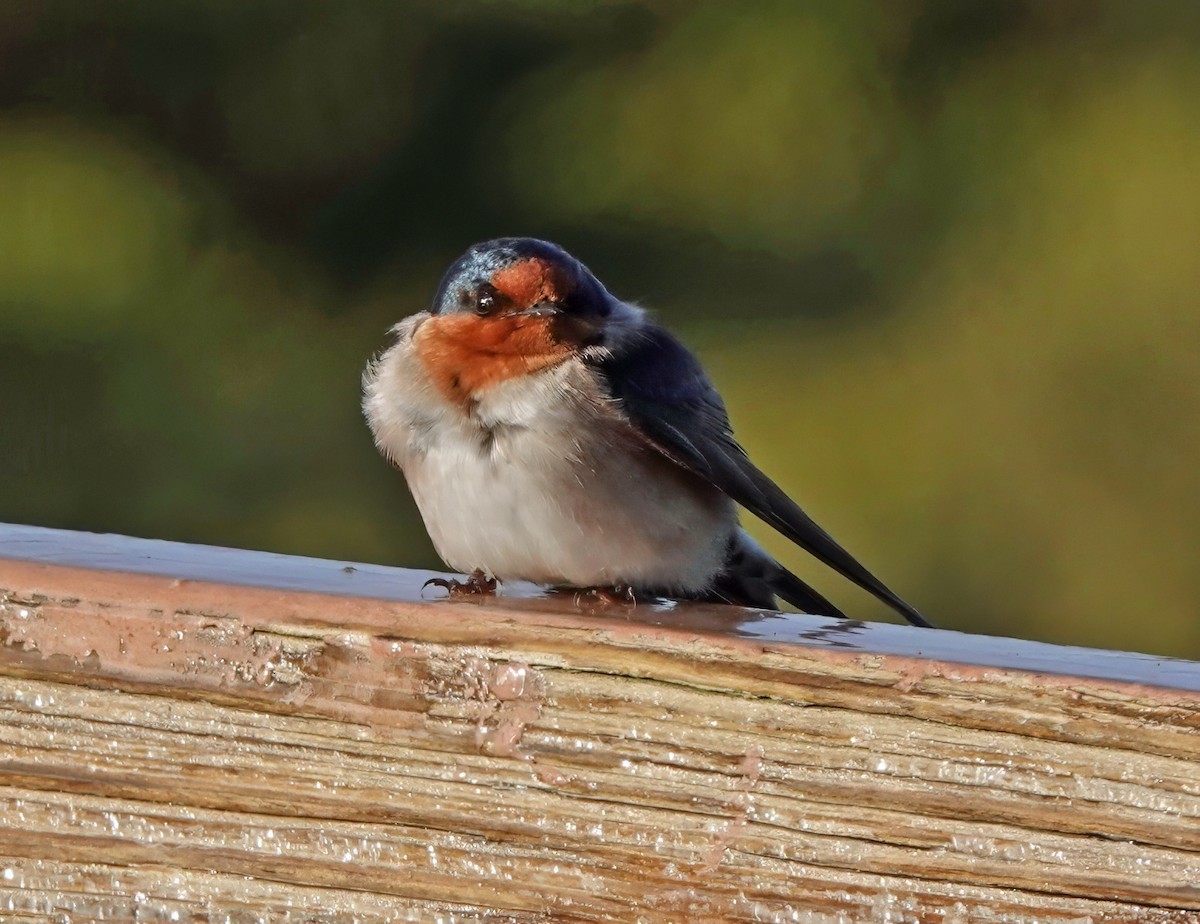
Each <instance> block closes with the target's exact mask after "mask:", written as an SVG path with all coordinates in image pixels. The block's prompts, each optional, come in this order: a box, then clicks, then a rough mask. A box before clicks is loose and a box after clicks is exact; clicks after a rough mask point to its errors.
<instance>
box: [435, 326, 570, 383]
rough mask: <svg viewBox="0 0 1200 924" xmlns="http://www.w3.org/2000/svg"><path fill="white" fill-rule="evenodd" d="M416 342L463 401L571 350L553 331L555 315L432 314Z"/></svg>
mask: <svg viewBox="0 0 1200 924" xmlns="http://www.w3.org/2000/svg"><path fill="white" fill-rule="evenodd" d="M413 344H414V346H415V347H416V351H417V355H418V356H419V357H420V359H421V363H422V365H423V366H424V367H425V371H426V373H427V374H428V375H429V379H430V381H431V382H432V383H433V385H434V386H435V387H436V388H437V389H438V391H439V392H441V393H442V394H443V395H444V396H445V397H446V398H447V399H448V400H450V401H452V402H454V403H456V404H460V405H463V406H466V405H468V404H470V403H471V402H472V401H474V400H476V399H477V398H478V396H479V394H480V393H481V392H482V391H484V390H486V389H488V388H490V387H492V386H494V385H496V384H498V383H500V382H503V381H506V380H508V379H513V378H517V377H519V376H523V375H530V374H532V373H535V372H539V371H541V370H543V369H547V368H549V367H550V366H555V365H557V364H558V363H561V362H563V361H564V360H566V359H568V358H569V357H570V356H571V354H572V348H571V346H570V345H569V344H565V343H562V342H559V341H557V340H556V339H555V337H554V336H553V331H552V326H551V322H550V319H548V318H539V317H529V316H525V317H506V316H501V317H483V318H481V317H478V316H476V315H471V314H454V315H447V316H445V317H433V318H430V319H429V320H427V321H426V322H425V323H424V324H422V325H421V326H420V327H419V328H418V329H417V331H416V333H415V334H414V336H413Z"/></svg>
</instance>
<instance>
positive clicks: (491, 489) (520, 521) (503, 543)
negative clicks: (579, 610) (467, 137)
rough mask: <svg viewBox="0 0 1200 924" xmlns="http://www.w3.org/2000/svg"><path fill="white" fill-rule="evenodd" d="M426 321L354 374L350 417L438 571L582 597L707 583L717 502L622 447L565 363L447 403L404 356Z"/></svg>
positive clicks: (610, 420)
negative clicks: (582, 593)
mask: <svg viewBox="0 0 1200 924" xmlns="http://www.w3.org/2000/svg"><path fill="white" fill-rule="evenodd" d="M426 317H428V315H416V316H414V317H412V318H408V319H406V320H405V321H403V322H401V324H399V325H397V328H396V333H397V335H398V340H397V343H396V344H395V345H394V346H393V347H392V348H391V349H389V350H388V351H387V352H386V353H385V354H384V355H383V356H382V357H381V358H380V359H379V361H378V362H377V363H375V364H374V365H373V366H372V367H371V368H369V369H368V371H367V375H366V376H365V377H364V400H363V407H364V410H365V412H366V415H367V419H368V421H369V423H370V425H371V429H372V431H373V432H374V434H375V440H376V443H377V444H378V446H379V447H380V449H381V450H382V451H383V452H384V454H385V455H387V457H388V458H389V459H390V460H391V461H392V462H393V463H394V464H396V465H397V466H398V467H399V468H400V469H401V470H402V471H403V472H404V474H405V477H406V478H407V479H408V484H409V488H410V490H411V491H412V493H413V497H414V498H415V499H416V502H417V506H418V508H419V509H420V511H421V515H422V517H423V518H424V520H425V526H426V528H427V529H428V530H429V534H430V537H431V538H432V539H433V543H434V546H435V547H436V548H437V550H438V553H439V554H440V555H441V556H442V558H443V559H445V561H446V562H447V563H448V564H449V565H450V566H451V567H453V568H456V569H458V570H461V571H471V570H474V569H476V568H480V569H483V570H484V571H486V572H488V573H490V574H493V575H495V576H496V577H499V578H500V579H502V580H504V579H509V580H513V579H525V580H531V581H537V582H540V583H555V584H571V585H576V586H584V587H587V586H597V585H612V584H631V585H633V586H637V587H645V588H654V589H659V590H662V591H664V592H671V591H673V592H680V593H683V592H697V591H701V590H703V589H705V588H706V587H707V586H708V585H709V583H710V581H711V579H712V577H713V576H714V575H715V574H716V573H717V572H718V571H719V570H720V568H721V566H722V564H723V562H724V555H725V546H726V542H727V541H728V538H729V536H730V535H731V534H732V532H733V531H734V529H735V528H736V524H735V513H734V510H733V506H732V504H731V503H730V502H729V501H728V500H727V499H726V498H725V497H724V496H723V495H721V494H720V493H719V492H717V491H716V490H715V489H713V488H711V487H709V486H707V485H704V484H702V483H700V482H699V481H698V480H696V479H694V478H693V477H691V476H690V475H687V474H686V473H684V472H682V471H680V470H679V469H678V468H676V466H674V465H673V464H672V463H670V462H667V461H666V460H665V459H663V458H662V457H661V456H660V455H659V454H658V453H657V452H655V451H653V450H651V449H648V448H646V447H644V446H643V445H642V444H641V443H640V442H639V441H637V440H636V439H635V438H633V437H632V435H631V433H630V431H629V429H628V426H627V425H626V424H624V423H623V422H622V421H621V420H620V419H619V417H618V416H617V415H616V414H615V413H614V412H613V410H612V409H611V407H609V406H608V403H607V400H606V399H605V398H604V397H603V396H602V395H600V394H599V393H598V391H597V390H596V388H595V387H594V386H593V384H592V379H591V377H590V375H589V373H588V370H587V369H585V368H584V366H583V365H582V364H581V363H579V362H577V361H574V360H569V361H567V362H565V363H562V364H560V365H558V366H555V367H554V368H552V369H548V370H544V371H542V372H539V373H537V374H535V375H532V376H525V377H522V378H519V379H510V380H508V381H505V382H501V383H499V384H498V385H495V386H493V387H492V388H490V389H489V390H488V391H487V392H485V393H484V394H483V395H481V396H480V400H479V401H478V402H477V403H476V404H475V405H474V406H473V407H472V408H471V411H470V412H469V413H468V412H466V411H464V410H463V409H461V408H460V407H459V406H458V405H455V404H452V403H450V402H448V401H447V400H446V399H444V398H443V397H442V396H441V394H440V393H438V392H437V390H436V389H435V388H434V387H433V386H432V385H431V384H430V383H429V381H428V379H427V377H426V375H425V372H424V368H423V366H422V365H421V363H420V361H419V359H418V358H417V356H416V355H415V351H414V350H413V349H412V346H411V336H412V332H413V331H414V330H415V328H416V327H417V326H418V325H419V324H420V322H421V321H422V320H424V319H425V318H426Z"/></svg>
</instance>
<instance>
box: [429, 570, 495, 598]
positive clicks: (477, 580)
mask: <svg viewBox="0 0 1200 924" xmlns="http://www.w3.org/2000/svg"><path fill="white" fill-rule="evenodd" d="M430 584H432V585H433V586H434V587H442V588H444V589H445V591H446V593H447V594H449V595H450V596H451V597H492V596H495V594H496V579H495V578H490V577H488V576H487V575H486V574H484V573H483V572H482V571H479V570H476V571H472V572H471V573H470V574H468V575H467V579H466V580H465V581H454V580H451V579H450V578H430V579H429V580H428V581H426V582H425V583H424V584H422V585H421V589H422V590H424V589H425V588H426V587H428V586H429V585H430Z"/></svg>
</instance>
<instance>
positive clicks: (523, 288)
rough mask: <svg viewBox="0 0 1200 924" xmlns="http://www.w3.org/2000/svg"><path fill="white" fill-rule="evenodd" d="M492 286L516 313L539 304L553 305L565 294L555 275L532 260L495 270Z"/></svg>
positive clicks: (562, 285) (535, 259)
mask: <svg viewBox="0 0 1200 924" xmlns="http://www.w3.org/2000/svg"><path fill="white" fill-rule="evenodd" d="M492 285H494V286H495V287H496V291H497V292H499V293H500V294H501V295H503V296H504V297H505V298H507V299H508V300H509V301H510V302H511V303H512V305H513V306H514V307H515V308H516V309H517V310H518V311H520V310H523V309H525V308H528V307H530V306H531V305H536V304H537V303H538V302H541V301H557V300H558V299H560V298H561V297H562V296H563V295H565V294H566V293H565V291H564V289H565V284H564V280H563V279H561V278H560V277H559V273H558V271H557V270H556V269H555V268H554V267H553V266H550V265H549V264H547V263H544V262H542V261H541V260H539V259H537V258H536V257H531V258H530V259H528V260H522V261H520V262H519V263H514V264H512V265H511V266H506V267H504V269H500V270H497V271H496V273H495V275H494V276H492Z"/></svg>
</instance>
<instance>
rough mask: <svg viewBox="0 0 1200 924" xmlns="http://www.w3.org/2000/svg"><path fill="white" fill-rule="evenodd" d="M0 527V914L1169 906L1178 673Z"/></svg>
mask: <svg viewBox="0 0 1200 924" xmlns="http://www.w3.org/2000/svg"><path fill="white" fill-rule="evenodd" d="M428 576H429V575H427V574H424V573H417V572H412V571H402V570H396V569H388V568H380V567H374V566H363V565H348V564H346V563H343V562H326V561H317V560H312V559H296V558H287V557H284V556H278V555H270V554H265V553H257V552H242V551H232V550H223V549H212V548H206V547H198V546H183V545H177V544H172V543H162V542H151V541H145V540H136V539H127V538H121V537H112V536H92V535H86V534H78V533H67V532H61V531H54V530H44V529H35V528H30V527H16V526H9V527H0V918H2V919H3V920H6V921H8V920H13V921H35V920H37V921H41V920H45V921H84V920H93V919H101V918H102V919H103V920H106V921H132V920H135V919H136V920H139V921H141V920H154V921H160V920H161V921H167V920H182V921H233V922H241V921H260V920H266V921H285V922H287V921H295V922H300V921H304V922H310V921H321V922H351V921H355V922H362V921H394V920H416V921H468V920H481V919H486V920H489V921H551V920H553V921H596V920H637V921H726V920H729V921H799V922H818V924H820V922H830V924H832V922H848V921H880V922H926V921H929V922H943V924H968V922H971V924H974V922H982V924H991V922H1062V924H1066V922H1073V924H1082V922H1101V921H1104V922H1124V921H1127V922H1138V924H1145V922H1184V921H1200V762H1198V757H1200V728H1198V726H1200V665H1197V664H1193V663H1188V662H1182V661H1171V660H1169V659H1158V658H1151V657H1147V656H1142V655H1132V654H1120V653H1111V652H1102V651H1091V650H1086V649H1073V648H1062V647H1056V646H1049V645H1043V644H1037V643H1031V642H1017V641H1011V640H1006V639H992V638H980V637H972V636H966V635H961V634H958V633H953V632H946V631H926V630H918V629H911V628H908V627H903V626H893V625H883V624H879V625H876V624H870V625H866V624H862V623H851V622H835V621H831V620H826V619H819V618H815V617H807V616H794V615H776V614H765V613H760V612H756V611H749V610H741V609H734V608H725V607H711V606H710V607H702V606H686V607H685V606H680V607H675V608H671V607H667V606H661V607H653V606H637V607H634V608H623V607H615V608H609V609H605V610H602V611H599V612H586V611H581V610H580V609H579V608H578V606H577V605H576V603H575V601H573V600H572V599H571V598H569V597H552V596H543V595H539V594H537V593H536V592H534V591H533V590H532V589H529V588H524V589H522V588H517V589H516V591H517V592H516V594H515V595H514V596H508V597H501V598H499V599H496V600H492V601H487V602H483V603H473V602H458V601H445V600H423V599H422V598H421V595H420V590H419V586H420V584H421V582H422V581H423V580H424V579H425V578H426V577H428Z"/></svg>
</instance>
